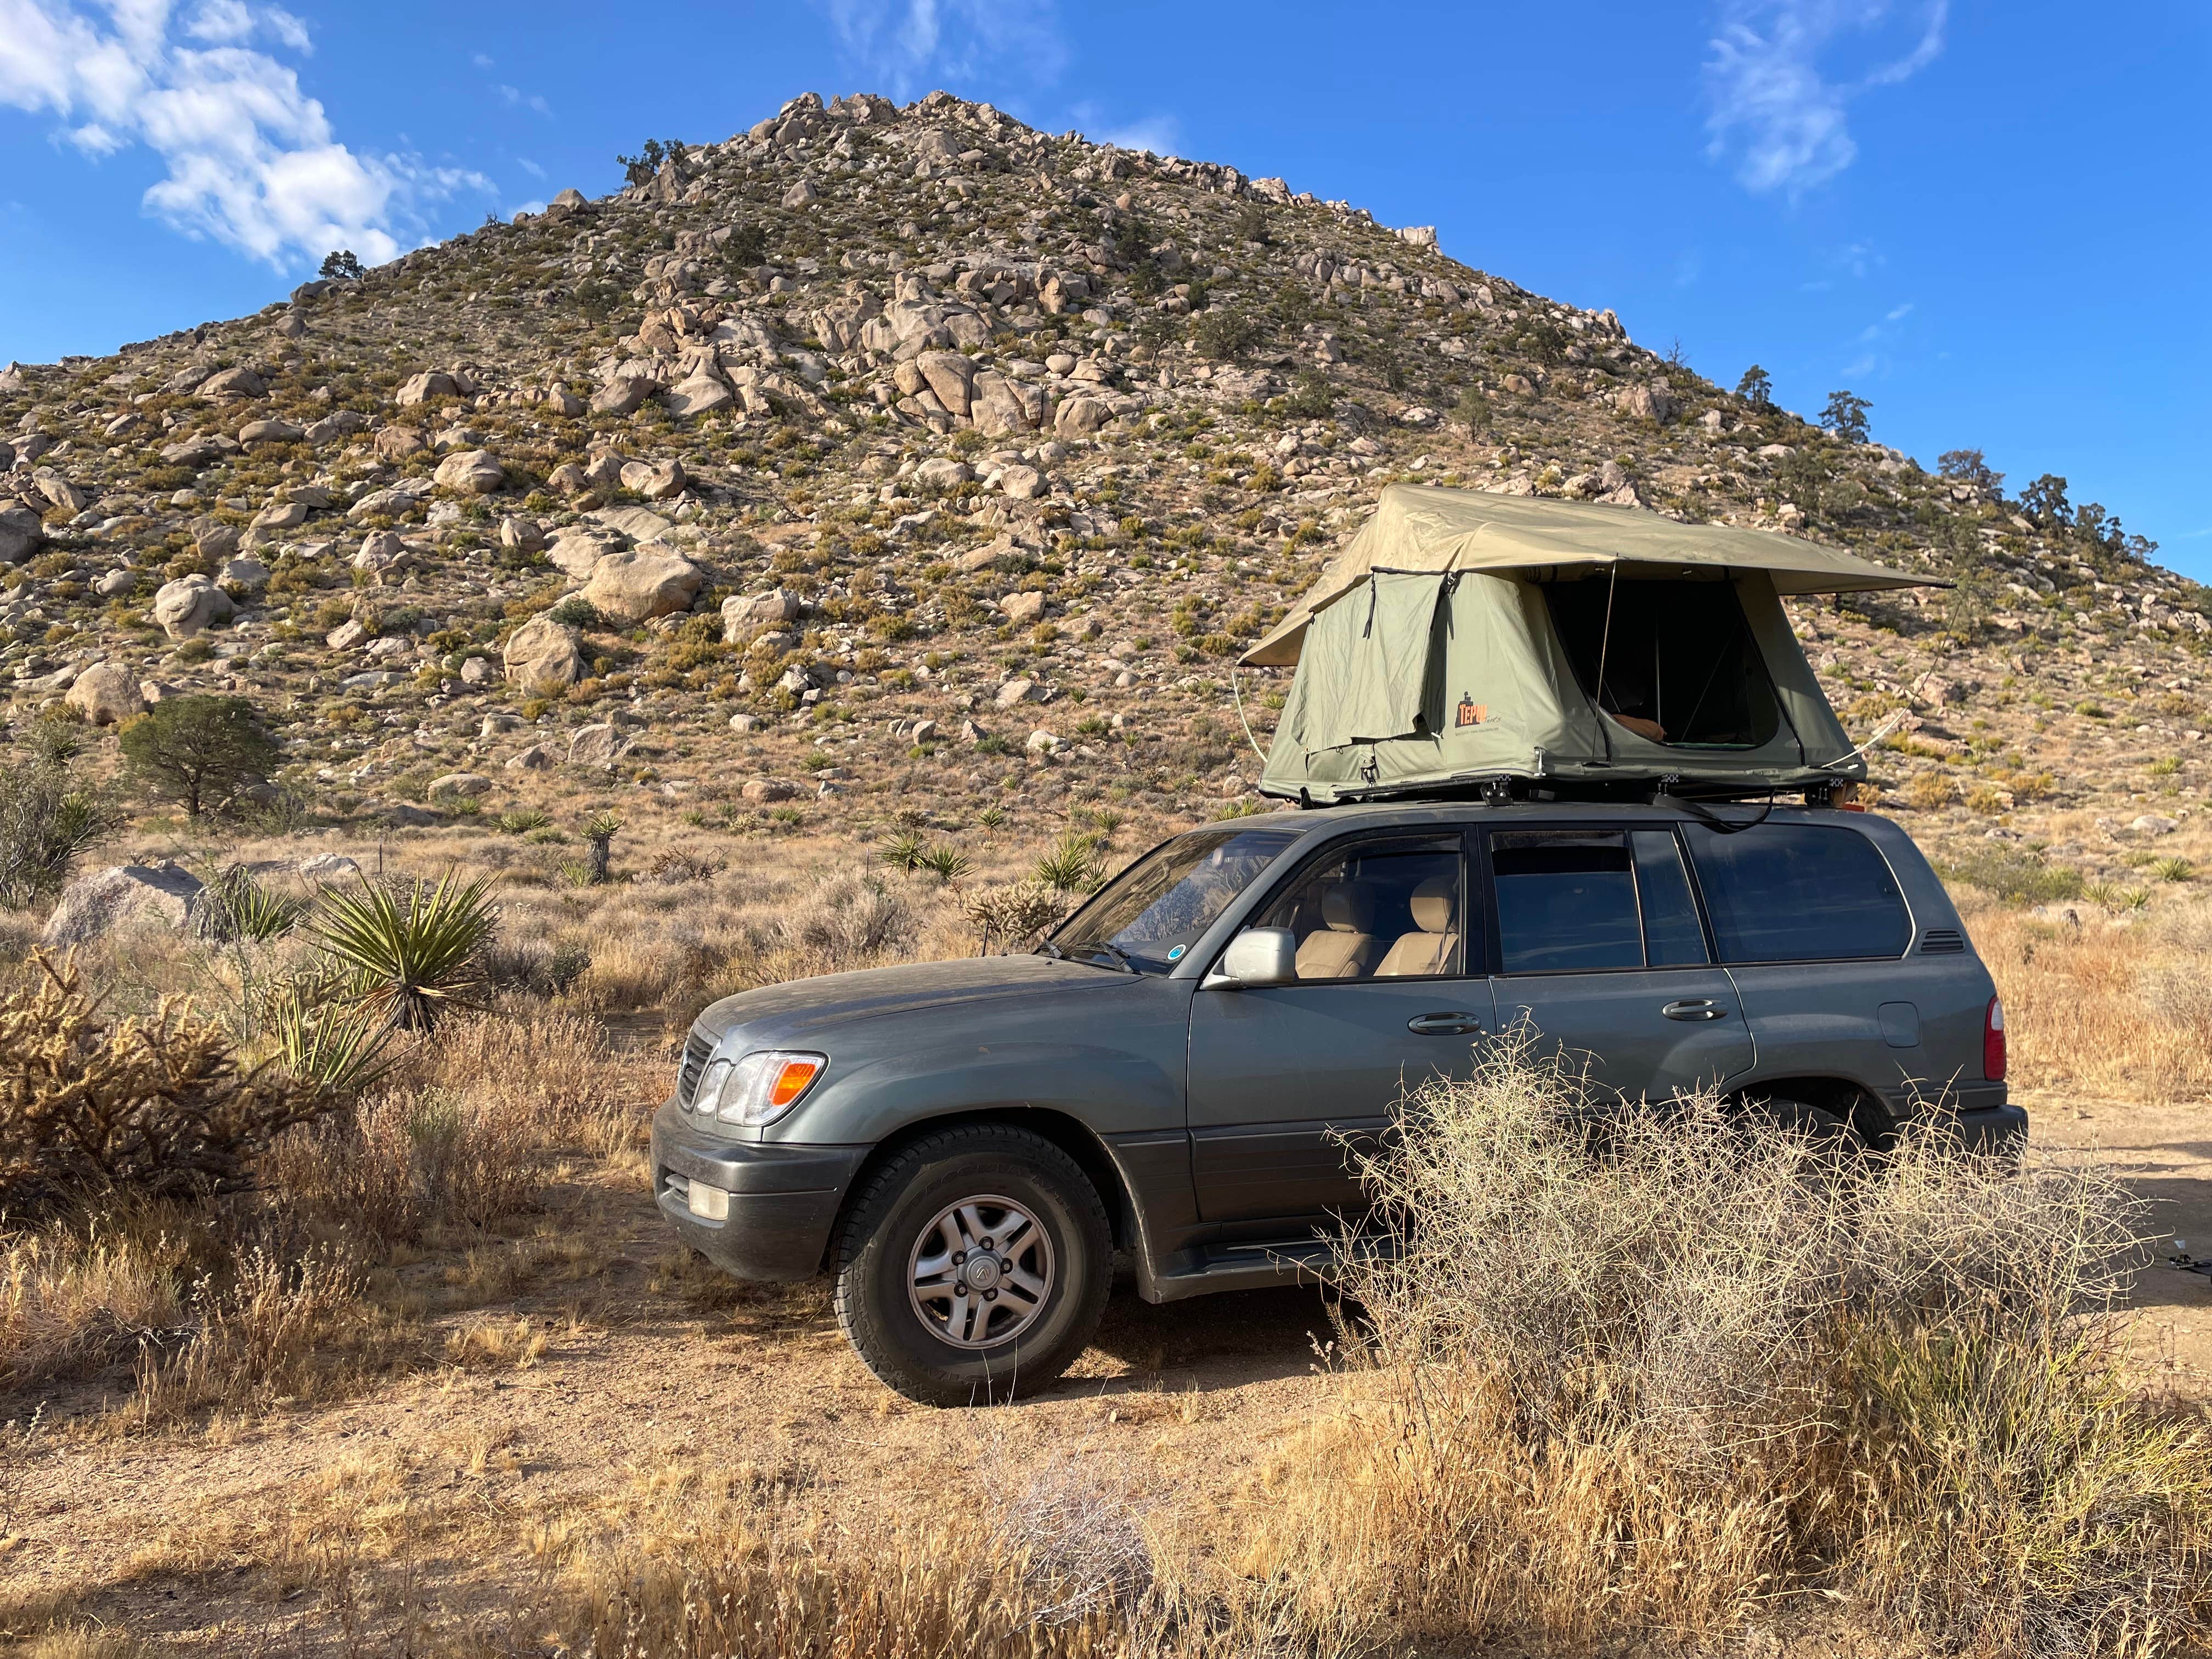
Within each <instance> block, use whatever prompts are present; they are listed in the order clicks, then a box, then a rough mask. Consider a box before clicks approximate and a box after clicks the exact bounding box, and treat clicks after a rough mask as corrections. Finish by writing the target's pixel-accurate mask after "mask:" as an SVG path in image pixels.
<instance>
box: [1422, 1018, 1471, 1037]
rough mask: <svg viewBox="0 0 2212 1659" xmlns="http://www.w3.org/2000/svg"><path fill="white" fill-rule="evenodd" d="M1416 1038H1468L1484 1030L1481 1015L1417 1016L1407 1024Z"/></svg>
mask: <svg viewBox="0 0 2212 1659" xmlns="http://www.w3.org/2000/svg"><path fill="white" fill-rule="evenodd" d="M1406 1029H1407V1030H1409V1031H1411V1032H1413V1035H1414V1036H1468V1035H1469V1034H1470V1033H1473V1032H1476V1031H1480V1030H1482V1017H1481V1016H1480V1014H1416V1015H1414V1016H1413V1018H1411V1019H1409V1020H1407V1022H1406Z"/></svg>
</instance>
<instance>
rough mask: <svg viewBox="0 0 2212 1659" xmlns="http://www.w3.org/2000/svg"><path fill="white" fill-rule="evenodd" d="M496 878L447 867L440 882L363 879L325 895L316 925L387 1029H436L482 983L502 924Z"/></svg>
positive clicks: (358, 995)
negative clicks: (466, 875) (467, 875)
mask: <svg viewBox="0 0 2212 1659" xmlns="http://www.w3.org/2000/svg"><path fill="white" fill-rule="evenodd" d="M490 888H491V882H490V880H489V878H478V879H477V880H475V881H467V882H465V881H462V880H461V879H460V878H459V877H458V876H453V875H448V876H447V877H446V878H443V879H442V880H441V881H440V882H439V883H438V884H437V885H436V886H435V888H434V887H432V886H430V885H429V884H428V883H426V882H420V881H417V882H412V883H409V884H406V885H405V886H404V887H401V886H397V885H394V886H380V885H375V884H364V885H363V886H362V888H361V889H360V890H358V891H356V892H350V893H349V892H341V891H337V890H333V891H331V892H330V893H327V894H325V896H324V898H323V902H322V908H321V909H320V911H319V913H318V914H317V915H316V917H315V920H314V922H313V933H314V935H315V937H316V939H319V941H320V942H321V943H322V945H323V946H324V948H325V950H327V951H329V952H330V953H331V956H332V957H334V958H335V959H336V960H337V962H338V963H340V964H342V965H343V967H344V968H345V969H347V970H348V972H349V975H351V984H350V987H349V989H350V992H351V994H352V997H353V999H354V1000H356V1001H357V1002H358V1003H360V1004H361V1005H362V1006H364V1007H368V1008H372V1009H374V1010H375V1011H376V1013H377V1015H378V1017H379V1018H380V1022H381V1024H382V1025H383V1026H384V1027H385V1028H386V1029H388V1030H408V1031H425V1032H427V1031H430V1030H434V1029H435V1027H436V1025H437V1023H438V1020H439V1019H440V1018H441V1016H442V1015H443V1014H444V1012H446V1010H447V1009H448V1008H453V1007H466V1006H469V1004H468V1002H467V1000H466V999H467V997H468V996H469V994H471V992H473V991H475V990H476V989H477V987H479V986H481V985H482V983H483V970H482V957H483V951H484V947H485V946H486V945H489V944H490V942H491V939H492V936H493V935H494V934H495V933H497V931H498V929H499V908H498V907H497V906H496V905H495V904H493V903H492V902H491V900H490V897H489V892H490Z"/></svg>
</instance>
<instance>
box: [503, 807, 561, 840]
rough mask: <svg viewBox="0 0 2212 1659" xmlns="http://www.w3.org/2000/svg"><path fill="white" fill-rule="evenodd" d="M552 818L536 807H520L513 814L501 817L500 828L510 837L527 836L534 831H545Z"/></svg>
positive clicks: (504, 814)
mask: <svg viewBox="0 0 2212 1659" xmlns="http://www.w3.org/2000/svg"><path fill="white" fill-rule="evenodd" d="M552 822H553V820H552V818H551V817H549V816H548V815H547V814H545V813H544V812H542V811H539V810H538V808H537V807H535V806H518V807H516V808H515V809H514V811H512V812H501V814H500V815H499V827H500V828H501V829H502V830H504V831H506V832H507V834H508V835H510V836H526V835H528V834H529V833H530V832H531V831H532V829H544V828H545V827H546V826H547V825H548V824H550V823H552Z"/></svg>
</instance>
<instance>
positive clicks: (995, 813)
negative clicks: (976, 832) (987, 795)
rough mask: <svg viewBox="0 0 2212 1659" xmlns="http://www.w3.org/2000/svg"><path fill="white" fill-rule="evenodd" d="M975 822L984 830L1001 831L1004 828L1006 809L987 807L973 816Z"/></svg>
mask: <svg viewBox="0 0 2212 1659" xmlns="http://www.w3.org/2000/svg"><path fill="white" fill-rule="evenodd" d="M975 822H976V823H980V824H981V825H982V826H983V827H984V828H985V829H1005V828H1006V808H1005V807H1003V806H987V807H985V808H984V809H983V810H982V811H980V812H978V813H977V814H976V815H975Z"/></svg>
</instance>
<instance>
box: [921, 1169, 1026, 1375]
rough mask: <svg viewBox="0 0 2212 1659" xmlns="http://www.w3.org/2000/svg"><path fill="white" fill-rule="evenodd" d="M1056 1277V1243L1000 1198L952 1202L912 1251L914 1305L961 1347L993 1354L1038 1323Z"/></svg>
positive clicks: (926, 1322) (938, 1333) (944, 1338)
mask: <svg viewBox="0 0 2212 1659" xmlns="http://www.w3.org/2000/svg"><path fill="white" fill-rule="evenodd" d="M1055 1275H1056V1266H1055V1263H1054V1260H1053V1253H1052V1239H1051V1237H1050V1236H1049V1235H1048V1233H1047V1232H1046V1231H1045V1229H1044V1225H1043V1223H1042V1222H1041V1221H1039V1220H1038V1219H1037V1218H1036V1213H1035V1212H1033V1211H1032V1210H1030V1207H1029V1206H1027V1205H1025V1204H1022V1203H1019V1202H1018V1201H1016V1200H1013V1199H1011V1198H1006V1197H1004V1196H1002V1195H1000V1194H996V1193H983V1194H977V1195H975V1197H972V1198H963V1199H961V1200H958V1201H957V1203H952V1204H948V1205H946V1206H945V1207H944V1208H943V1209H941V1210H939V1212H937V1213H936V1214H935V1215H934V1216H933V1217H931V1218H930V1220H929V1223H928V1225H927V1226H925V1227H923V1228H922V1230H921V1236H920V1237H917V1238H916V1239H915V1243H914V1248H913V1249H911V1250H910V1251H908V1253H907V1300H908V1304H910V1305H911V1306H912V1307H913V1309H914V1313H915V1318H917V1319H919V1320H921V1323H922V1328H924V1329H925V1330H927V1331H928V1332H929V1333H930V1334H932V1335H933V1336H934V1337H936V1338H937V1339H938V1340H939V1341H940V1342H945V1343H949V1344H950V1345H951V1346H953V1347H956V1348H968V1349H975V1348H994V1347H997V1346H999V1345H1000V1343H1002V1342H1010V1341H1012V1340H1013V1339H1014V1338H1016V1337H1018V1336H1019V1335H1021V1334H1022V1333H1023V1332H1024V1331H1026V1330H1028V1329H1029V1328H1030V1326H1032V1325H1034V1324H1035V1323H1036V1321H1037V1318H1038V1316H1040V1315H1041V1314H1042V1313H1043V1311H1044V1304H1045V1302H1046V1299H1047V1298H1048V1297H1050V1296H1051V1294H1052V1287H1053V1285H1054V1279H1055Z"/></svg>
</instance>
